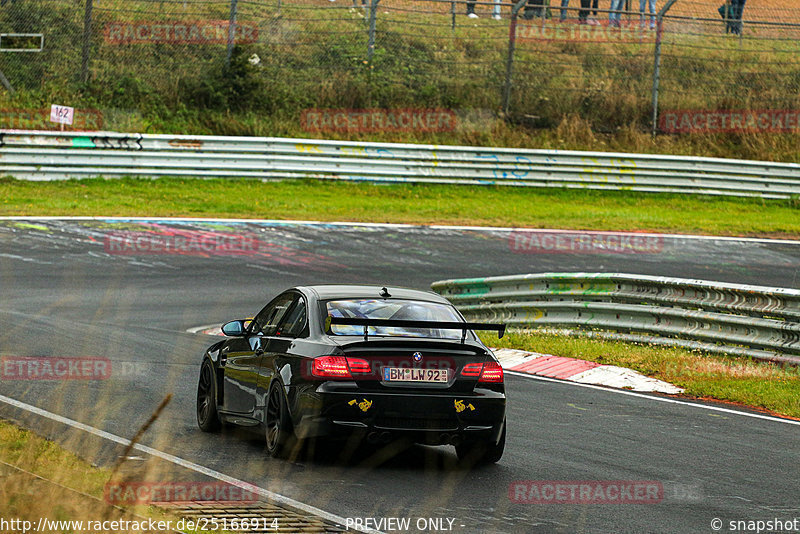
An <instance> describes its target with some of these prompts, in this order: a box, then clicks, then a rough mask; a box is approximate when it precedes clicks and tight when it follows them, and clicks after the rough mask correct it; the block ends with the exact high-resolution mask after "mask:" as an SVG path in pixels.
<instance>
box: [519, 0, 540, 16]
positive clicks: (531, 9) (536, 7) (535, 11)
mask: <svg viewBox="0 0 800 534" xmlns="http://www.w3.org/2000/svg"><path fill="white" fill-rule="evenodd" d="M543 15H544V0H528V3H527V4H525V12H524V13H523V14H522V18H524V19H527V20H530V19H532V18H533V17H541V16H543Z"/></svg>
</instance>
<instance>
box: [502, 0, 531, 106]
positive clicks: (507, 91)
mask: <svg viewBox="0 0 800 534" xmlns="http://www.w3.org/2000/svg"><path fill="white" fill-rule="evenodd" d="M526 3H528V0H518V1H517V3H516V4H514V7H512V8H511V22H510V23H509V25H508V57H507V58H506V79H505V83H504V84H503V104H502V105H503V113H504V114H505V115H508V108H509V106H510V104H511V74H512V71H513V70H514V50H516V48H517V15H518V14H519V10H520V9H522V7H523V6H524V5H525V4H526Z"/></svg>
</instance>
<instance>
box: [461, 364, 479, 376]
mask: <svg viewBox="0 0 800 534" xmlns="http://www.w3.org/2000/svg"><path fill="white" fill-rule="evenodd" d="M482 369H483V364H482V363H468V364H467V365H465V366H464V368H463V369H461V376H470V377H479V376H481V370H482Z"/></svg>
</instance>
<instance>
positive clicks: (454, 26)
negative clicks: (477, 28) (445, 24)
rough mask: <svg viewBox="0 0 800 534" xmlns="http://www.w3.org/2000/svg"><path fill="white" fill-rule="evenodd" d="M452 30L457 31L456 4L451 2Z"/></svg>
mask: <svg viewBox="0 0 800 534" xmlns="http://www.w3.org/2000/svg"><path fill="white" fill-rule="evenodd" d="M450 19H451V20H450V29H451V30H453V31H456V3H455V0H454V1H453V2H450Z"/></svg>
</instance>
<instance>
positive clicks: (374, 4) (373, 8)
mask: <svg viewBox="0 0 800 534" xmlns="http://www.w3.org/2000/svg"><path fill="white" fill-rule="evenodd" d="M378 2H380V0H370V4H369V42H368V43H367V65H368V66H369V67H372V58H373V57H374V56H375V26H376V19H377V18H378Z"/></svg>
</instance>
